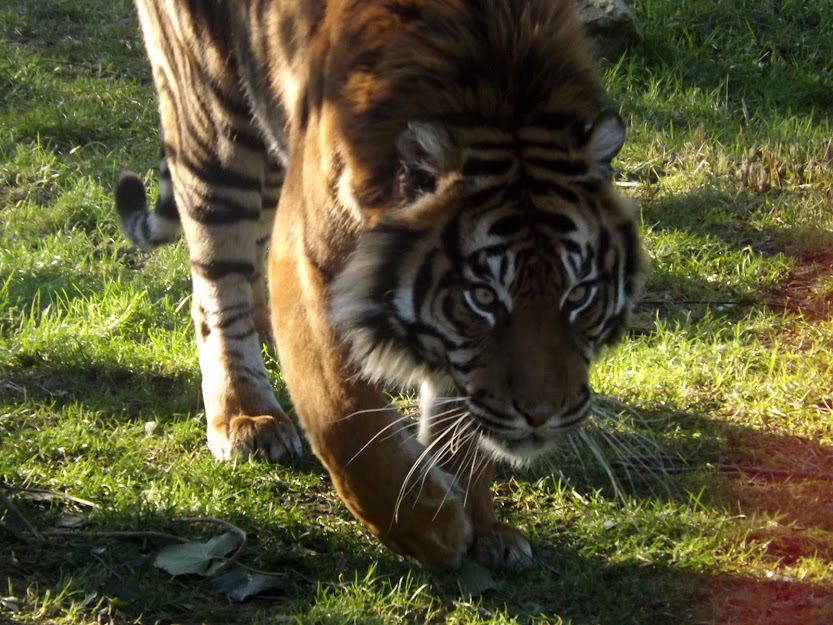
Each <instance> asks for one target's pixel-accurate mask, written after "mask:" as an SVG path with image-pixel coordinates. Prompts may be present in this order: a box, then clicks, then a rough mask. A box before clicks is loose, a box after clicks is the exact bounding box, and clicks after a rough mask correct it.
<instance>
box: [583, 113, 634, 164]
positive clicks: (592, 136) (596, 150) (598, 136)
mask: <svg viewBox="0 0 833 625" xmlns="http://www.w3.org/2000/svg"><path fill="white" fill-rule="evenodd" d="M586 132H587V150H588V153H589V154H590V158H591V159H592V160H593V161H594V162H596V163H604V164H605V165H609V164H610V161H612V160H613V157H614V156H616V155H617V154H619V150H621V149H622V145H623V144H624V143H625V124H624V123H623V122H622V119H621V118H620V117H619V116H618V115H617V114H616V113H614V112H613V111H605V112H603V113H601V114H600V115H599V116H598V117H596V119H595V120H594V121H593V123H592V124H591V126H590V128H588V129H587V131H586Z"/></svg>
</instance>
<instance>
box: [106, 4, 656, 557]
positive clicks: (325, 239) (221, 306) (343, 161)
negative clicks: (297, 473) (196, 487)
mask: <svg viewBox="0 0 833 625" xmlns="http://www.w3.org/2000/svg"><path fill="white" fill-rule="evenodd" d="M136 6H137V9H138V15H139V22H140V25H141V29H142V33H143V36H144V42H145V47H146V50H147V54H148V57H149V59H150V66H151V70H152V75H153V81H154V84H155V87H156V93H157V98H158V108H159V114H160V137H161V145H162V148H161V149H162V158H161V176H160V185H159V188H160V190H159V197H158V200H157V203H156V207H155V209H154V210H151V209H149V207H148V202H147V197H146V190H145V187H144V184H143V182H142V180H141V178H139V176H137V175H136V174H131V173H125V174H123V175H122V177H121V179H120V180H119V181H118V183H117V185H116V191H115V203H116V208H117V210H118V213H119V216H120V222H121V226H122V229H123V231H124V232H125V234H126V236H127V238H128V239H130V240H131V241H132V242H133V243H135V244H136V245H139V246H142V247H153V246H156V245H160V244H162V243H165V242H168V241H171V240H174V239H175V238H177V237H178V236H179V235H180V233H182V234H183V235H184V238H185V241H186V243H187V247H188V253H189V260H190V273H191V279H192V287H193V296H192V317H193V321H194V326H195V330H196V341H197V348H198V356H199V364H200V369H201V374H202V393H203V398H204V408H205V413H206V419H207V439H208V446H209V448H210V450H211V452H212V453H213V454H214V456H216V457H217V458H218V459H220V460H234V459H237V458H247V457H256V458H260V459H263V460H266V461H274V462H279V461H285V460H291V459H292V458H295V457H297V456H300V455H301V453H302V445H301V439H300V437H299V435H298V431H297V430H296V428H295V426H294V425H293V422H292V420H291V419H290V418H289V417H288V416H287V414H286V412H284V410H283V408H282V407H281V406H280V405H279V403H278V401H277V400H276V398H275V394H274V391H273V388H272V386H271V384H270V381H269V377H268V375H267V371H266V368H265V365H264V360H263V354H262V350H261V348H262V344H264V343H265V344H266V345H267V347H272V348H274V350H275V352H276V354H277V357H278V360H279V362H280V368H281V373H282V375H283V379H284V382H285V384H286V388H287V390H288V393H289V396H290V399H291V402H292V405H293V407H294V411H295V414H296V415H297V417H298V420H299V422H300V424H301V426H302V428H303V431H304V434H305V437H306V439H307V441H308V442H309V445H310V447H311V449H312V451H313V452H314V454H315V456H317V458H318V459H319V460H320V461H321V463H322V464H323V465H324V467H325V468H326V470H327V472H328V473H329V476H330V478H331V480H332V483H333V485H334V487H335V490H336V491H337V493H338V495H339V496H340V498H341V499H342V500H343V502H344V503H345V504H346V506H347V508H348V509H349V510H350V511H351V512H352V513H353V514H354V515H355V516H356V517H357V518H358V519H359V520H360V521H361V522H362V523H363V524H364V525H365V526H366V528H368V530H369V531H370V532H371V533H372V534H373V535H375V536H376V537H377V538H378V539H379V540H380V541H381V542H382V543H383V544H384V545H386V546H387V547H388V548H390V549H391V550H393V551H394V552H396V553H398V554H401V555H403V556H405V557H408V558H410V559H412V560H413V561H416V562H417V563H419V564H421V565H423V566H426V567H430V568H439V569H455V568H459V567H460V566H461V565H462V563H463V561H464V560H465V559H467V558H471V559H474V560H476V561H479V562H481V563H483V564H485V565H486V566H489V567H493V568H500V567H515V566H523V565H524V564H526V563H528V562H529V561H530V559H531V558H532V550H531V547H530V543H529V540H528V539H527V537H526V536H525V535H524V534H523V532H521V531H520V530H519V529H517V528H516V527H514V526H512V525H509V524H506V523H503V522H501V521H499V519H498V515H497V512H496V510H495V504H494V500H493V497H492V494H491V484H492V482H493V476H494V469H495V466H496V463H497V462H501V461H503V462H508V463H509V464H510V465H512V464H514V465H523V464H526V463H529V462H532V461H533V460H534V459H535V458H538V457H540V456H542V455H545V454H553V453H556V450H557V449H558V446H559V443H560V442H561V441H563V440H565V438H566V437H569V436H570V434H571V433H573V432H575V431H576V430H577V428H580V427H581V424H582V422H583V421H584V420H585V419H586V417H587V416H588V414H589V412H590V406H591V390H590V384H589V375H590V367H591V362H592V360H593V358H594V357H595V356H596V354H597V353H598V352H599V350H601V349H602V348H603V346H605V345H611V344H613V343H615V342H616V340H617V339H618V338H619V337H620V336H621V335H622V334H623V331H624V330H625V328H626V327H627V319H628V316H629V314H630V312H631V310H632V308H633V305H634V302H635V301H636V298H637V296H638V293H639V290H640V287H641V284H642V281H643V275H644V265H645V263H644V260H643V257H644V253H643V251H642V246H641V240H640V234H639V231H638V225H637V218H636V211H635V208H634V205H633V203H632V202H631V201H629V200H627V199H626V198H623V197H621V196H620V195H619V194H618V193H617V191H616V189H615V185H614V172H613V166H612V161H613V159H614V158H615V157H616V156H617V154H618V153H619V152H620V150H621V148H622V146H623V144H624V140H625V125H624V122H623V121H622V119H621V118H620V116H619V115H618V114H617V113H616V112H615V110H614V109H613V108H612V106H611V104H610V102H609V98H608V96H607V95H606V92H605V90H604V88H603V86H602V84H601V79H600V75H599V71H598V69H597V67H596V65H595V62H594V59H593V58H592V55H591V53H590V51H589V44H588V43H587V40H586V37H585V35H584V33H583V31H582V27H581V25H580V24H579V23H578V22H577V18H576V15H575V10H574V7H573V0H188V1H187V2H186V1H185V0H136ZM267 282H268V284H267ZM416 387H418V388H419V393H420V395H419V397H420V402H419V405H420V414H419V418H418V423H417V425H416V426H415V429H416V431H415V430H414V427H412V425H411V422H410V421H409V420H408V418H407V415H404V414H403V413H402V412H401V411H400V410H399V409H397V408H396V407H395V406H394V405H393V402H392V401H391V400H390V399H389V398H390V395H386V392H388V391H390V390H391V389H396V388H416Z"/></svg>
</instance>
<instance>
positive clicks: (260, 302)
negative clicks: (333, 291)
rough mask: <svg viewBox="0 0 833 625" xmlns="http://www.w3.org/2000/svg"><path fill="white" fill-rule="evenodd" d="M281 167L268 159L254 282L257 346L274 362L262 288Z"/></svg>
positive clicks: (266, 298) (266, 293) (266, 296)
mask: <svg viewBox="0 0 833 625" xmlns="http://www.w3.org/2000/svg"><path fill="white" fill-rule="evenodd" d="M283 177H284V167H283V166H282V165H281V164H280V163H278V162H277V160H274V159H270V160H269V163H268V166H267V168H266V174H265V179H264V184H263V198H262V202H261V205H262V208H261V213H260V219H259V220H258V229H257V241H256V244H257V252H256V254H257V257H256V261H255V279H254V280H253V282H254V320H255V328H257V333H258V336H260V342H261V343H262V344H263V346H264V347H266V350H267V351H268V352H269V354H270V355H271V356H272V357H273V358H275V357H276V356H277V353H276V351H275V337H274V336H273V334H272V320H271V319H270V316H269V290H268V288H267V284H266V282H267V281H266V262H267V257H268V255H269V242H270V241H271V239H272V227H273V224H274V222H275V212H276V211H277V210H278V199H279V198H280V192H281V186H282V185H283Z"/></svg>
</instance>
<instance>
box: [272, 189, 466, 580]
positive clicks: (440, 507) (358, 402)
mask: <svg viewBox="0 0 833 625" xmlns="http://www.w3.org/2000/svg"><path fill="white" fill-rule="evenodd" d="M290 180H291V176H290V177H289V178H288V179H287V184H289V181H290ZM284 193H286V189H285V190H284ZM285 208H288V207H286V206H285V202H284V201H283V200H282V201H281V207H280V209H279V211H278V216H277V221H278V223H277V226H276V228H275V235H274V238H275V239H276V241H275V245H274V246H273V248H272V255H271V257H270V265H269V282H270V297H271V302H272V314H273V322H274V327H275V337H276V339H277V346H278V354H279V356H280V361H281V369H282V371H283V374H284V378H285V379H286V382H287V386H288V388H289V391H290V394H291V396H292V403H293V405H294V406H295V410H296V412H297V413H298V416H299V417H300V419H301V422H302V423H303V424H304V428H305V430H306V433H307V436H308V439H309V441H310V444H311V445H312V448H313V450H314V451H315V453H316V455H317V456H318V457H319V459H320V460H321V461H322V462H323V464H324V465H325V466H326V468H327V470H328V472H329V474H330V477H331V478H332V480H333V484H334V486H335V488H336V490H337V491H338V493H339V495H340V496H341V498H342V500H343V501H344V502H345V504H346V505H347V507H348V508H349V509H350V511H351V512H352V513H353V514H354V515H356V516H357V517H358V518H359V519H360V520H361V521H363V522H364V524H365V525H366V526H367V527H368V529H370V531H371V532H372V533H373V534H374V535H376V536H377V537H378V538H379V539H380V540H381V541H382V542H383V543H384V544H385V545H387V546H388V547H389V548H390V549H392V550H394V551H396V552H398V553H401V554H403V555H406V556H410V557H413V558H415V559H416V560H418V561H419V562H420V563H421V564H423V565H425V566H430V567H439V568H456V567H459V566H460V565H461V563H462V560H463V557H464V555H465V553H466V551H467V550H468V548H469V545H470V542H471V527H470V524H469V521H468V520H467V518H466V513H465V510H464V509H463V505H462V499H461V498H460V496H459V493H458V492H457V490H456V487H455V485H454V484H453V480H451V479H449V476H447V475H446V474H445V472H443V471H442V470H441V469H439V468H437V467H433V466H431V463H430V457H429V455H428V454H423V452H424V451H425V450H424V448H423V447H422V446H421V445H419V443H418V442H417V441H416V440H415V438H414V436H413V434H412V433H411V432H410V431H409V430H407V429H406V427H405V424H404V423H403V419H402V415H400V414H399V412H398V411H396V410H393V409H391V408H389V407H387V406H386V402H384V401H383V400H382V398H381V396H380V394H379V393H378V391H377V390H376V389H375V388H372V387H371V386H369V385H367V384H365V383H363V382H361V381H359V380H357V379H356V378H355V376H353V375H352V373H353V372H352V371H351V370H350V369H349V368H348V367H347V366H346V365H345V362H344V359H343V355H342V351H341V345H340V344H339V342H338V340H337V338H336V336H335V335H334V334H333V331H332V327H331V326H330V324H329V322H328V319H327V293H326V277H325V276H324V275H323V274H322V273H321V272H320V271H319V268H318V267H317V266H316V265H315V263H313V262H311V261H310V260H309V259H307V258H306V257H305V254H304V244H303V241H301V240H299V238H300V237H298V236H297V235H295V237H296V238H295V239H294V240H292V239H291V237H292V236H293V233H297V232H301V231H302V227H301V226H300V224H298V223H295V224H292V223H291V222H290V223H288V224H282V223H281V222H282V221H285V220H287V217H286V215H285ZM293 226H294V227H293ZM278 239H280V241H278ZM412 469H413V471H412Z"/></svg>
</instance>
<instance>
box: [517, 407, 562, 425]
mask: <svg viewBox="0 0 833 625" xmlns="http://www.w3.org/2000/svg"><path fill="white" fill-rule="evenodd" d="M517 408H518V411H519V412H520V413H521V414H522V415H523V416H524V419H526V422H527V423H529V425H531V426H532V427H536V428H537V427H540V426H542V425H544V424H545V423H546V422H547V421H549V419H550V417H552V416H553V415H554V414H555V412H556V410H555V406H552V405H550V404H538V405H535V406H523V405H518V406H517Z"/></svg>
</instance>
